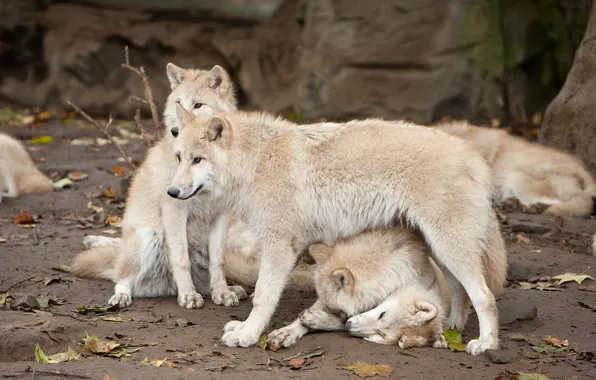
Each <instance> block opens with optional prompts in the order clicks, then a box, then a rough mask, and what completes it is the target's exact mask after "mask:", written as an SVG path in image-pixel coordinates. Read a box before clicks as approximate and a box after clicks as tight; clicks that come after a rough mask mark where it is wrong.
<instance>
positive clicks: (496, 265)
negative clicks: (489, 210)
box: [484, 215, 507, 297]
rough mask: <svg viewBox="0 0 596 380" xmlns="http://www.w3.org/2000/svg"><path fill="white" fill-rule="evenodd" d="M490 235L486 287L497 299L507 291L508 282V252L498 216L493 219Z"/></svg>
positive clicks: (486, 247)
mask: <svg viewBox="0 0 596 380" xmlns="http://www.w3.org/2000/svg"><path fill="white" fill-rule="evenodd" d="M490 227H492V228H491V229H490V233H489V235H488V239H487V241H486V245H485V248H484V272H485V278H486V285H487V286H488V288H489V289H490V291H491V292H492V293H493V295H494V296H495V297H498V296H499V295H501V294H502V293H503V291H504V290H505V283H506V281H507V250H506V248H505V242H504V241H503V236H502V235H501V231H500V228H499V222H498V220H497V218H496V215H495V216H494V217H493V218H492V222H491V226H490Z"/></svg>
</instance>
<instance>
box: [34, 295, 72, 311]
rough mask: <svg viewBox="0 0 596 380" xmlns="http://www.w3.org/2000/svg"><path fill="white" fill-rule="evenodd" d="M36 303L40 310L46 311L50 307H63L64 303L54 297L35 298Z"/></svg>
mask: <svg viewBox="0 0 596 380" xmlns="http://www.w3.org/2000/svg"><path fill="white" fill-rule="evenodd" d="M36 299H37V302H38V303H39V307H40V308H42V309H47V308H48V307H50V305H64V304H65V303H66V301H65V300H63V299H61V298H58V297H54V296H43V295H42V296H37V297H36Z"/></svg>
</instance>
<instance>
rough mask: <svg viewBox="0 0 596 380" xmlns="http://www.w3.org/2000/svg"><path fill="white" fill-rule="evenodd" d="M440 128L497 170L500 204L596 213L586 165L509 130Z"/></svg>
mask: <svg viewBox="0 0 596 380" xmlns="http://www.w3.org/2000/svg"><path fill="white" fill-rule="evenodd" d="M434 128H436V129H440V130H442V131H444V132H447V133H449V134H451V135H454V136H458V137H460V138H463V139H465V140H468V141H470V142H472V143H473V144H474V145H475V146H476V147H477V149H478V150H479V151H480V152H481V154H482V155H483V156H484V158H485V159H486V160H487V161H488V164H489V165H490V167H491V168H492V180H493V184H494V186H495V190H496V194H495V195H496V200H497V201H498V202H500V203H504V202H508V201H510V200H511V199H515V200H517V201H519V203H520V204H521V206H522V209H523V210H524V211H527V212H537V211H542V210H544V209H546V210H545V211H544V213H546V214H550V215H556V216H588V215H590V214H592V212H593V211H594V202H593V197H596V182H595V181H594V178H593V177H592V176H591V175H590V173H588V171H587V170H586V169H585V167H584V165H583V164H582V162H581V161H580V160H579V159H577V158H575V157H573V156H571V155H569V154H567V153H564V152H561V151H558V150H555V149H553V148H550V147H546V146H543V145H539V144H535V143H531V142H528V141H526V140H524V139H522V138H520V137H516V136H512V135H510V134H508V133H507V132H506V131H504V130H500V129H492V128H482V127H476V126H472V125H470V124H468V123H467V122H465V121H463V122H451V123H441V124H437V125H436V126H435V127H434Z"/></svg>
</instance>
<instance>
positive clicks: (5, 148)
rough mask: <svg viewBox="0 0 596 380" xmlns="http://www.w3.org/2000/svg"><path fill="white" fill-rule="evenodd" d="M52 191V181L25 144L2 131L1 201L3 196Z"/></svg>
mask: <svg viewBox="0 0 596 380" xmlns="http://www.w3.org/2000/svg"><path fill="white" fill-rule="evenodd" d="M49 191H52V181H51V180H50V179H49V178H48V177H46V176H45V175H43V174H42V173H41V172H40V171H39V169H37V166H35V163H33V160H32V159H31V157H30V156H29V153H27V151H26V150H25V147H23V144H22V143H21V142H20V141H18V140H16V139H14V138H12V137H10V136H9V135H7V134H4V133H0V203H2V197H7V198H16V197H18V196H19V195H22V194H31V193H45V192H49Z"/></svg>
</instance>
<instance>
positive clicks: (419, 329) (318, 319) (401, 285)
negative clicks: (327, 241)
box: [267, 227, 451, 348]
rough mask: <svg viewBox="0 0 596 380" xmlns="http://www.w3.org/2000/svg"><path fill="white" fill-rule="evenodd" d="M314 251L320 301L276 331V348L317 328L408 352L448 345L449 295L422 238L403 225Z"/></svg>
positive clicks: (271, 339) (316, 246) (271, 340)
mask: <svg viewBox="0 0 596 380" xmlns="http://www.w3.org/2000/svg"><path fill="white" fill-rule="evenodd" d="M309 251H310V254H311V256H312V257H313V258H314V260H315V261H316V263H317V265H318V266H317V270H316V272H315V273H316V274H315V283H316V290H317V294H318V295H319V299H318V300H317V301H316V302H315V304H314V305H313V306H312V307H311V308H309V309H307V310H305V311H303V312H302V313H301V315H300V317H299V318H298V319H296V320H295V321H294V322H292V323H291V324H290V325H288V326H286V327H283V328H281V329H278V330H275V331H273V332H271V333H270V334H269V335H268V337H267V341H268V342H269V343H270V344H272V345H274V346H277V347H289V346H290V345H292V344H294V343H295V342H296V341H297V340H298V339H300V338H301V337H302V336H303V335H304V334H307V333H308V332H310V331H314V330H324V331H343V330H346V331H348V332H350V333H351V334H352V335H355V336H358V337H362V338H364V339H366V340H370V341H373V342H377V343H383V344H397V345H399V346H400V347H401V348H408V347H423V346H433V347H437V348H442V347H446V346H447V345H446V342H445V338H444V337H443V320H444V319H446V318H447V316H448V315H449V311H450V308H451V300H450V297H449V290H448V288H447V284H446V283H445V279H444V277H443V274H442V273H441V271H440V270H439V268H438V267H437V266H436V265H435V264H434V262H433V261H432V259H431V258H430V250H429V248H428V246H427V245H426V244H425V243H424V241H423V240H422V239H421V237H420V236H419V235H418V234H416V233H415V232H413V231H412V230H409V229H406V228H403V227H398V228H393V229H379V230H373V231H369V232H364V233H361V234H359V235H356V236H353V237H349V238H346V239H340V240H339V241H337V242H336V244H335V245H334V246H333V247H329V246H327V245H324V244H314V245H312V246H311V247H310V248H309ZM360 313H363V314H360ZM348 318H349V319H348ZM346 320H347V323H346Z"/></svg>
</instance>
